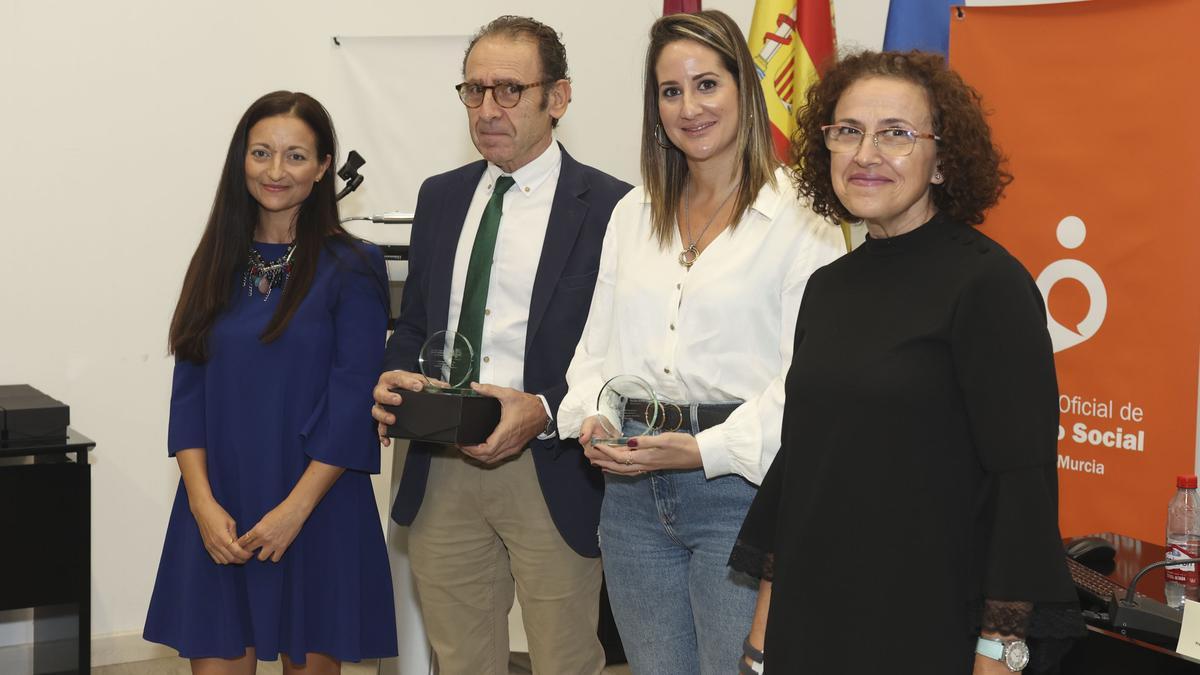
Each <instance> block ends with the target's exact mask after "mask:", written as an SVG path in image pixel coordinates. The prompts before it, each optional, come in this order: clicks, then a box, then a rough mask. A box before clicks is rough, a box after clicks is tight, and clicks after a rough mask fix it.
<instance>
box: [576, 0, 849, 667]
mask: <svg viewBox="0 0 1200 675" xmlns="http://www.w3.org/2000/svg"><path fill="white" fill-rule="evenodd" d="M645 78H646V81H645V106H644V114H643V130H642V151H641V155H642V160H641V164H642V179H643V181H644V183H645V185H644V186H643V187H642V188H640V189H634V190H633V191H632V192H630V193H629V194H628V195H627V196H626V197H625V198H624V199H623V200H622V201H621V202H620V203H619V204H618V205H617V207H616V209H615V210H614V211H613V214H612V219H611V221H610V222H609V226H608V231H607V234H606V236H605V240H604V250H603V253H602V255H601V260H600V270H599V277H598V279H597V283H596V292H595V295H594V297H593V299H592V306H591V312H590V316H589V320H588V324H587V327H586V328H585V330H584V334H583V338H582V340H581V342H580V344H579V347H578V348H577V350H576V352H575V356H574V359H573V360H572V362H571V367H570V369H569V370H568V372H567V384H568V387H569V392H568V393H567V395H566V398H564V399H563V402H562V405H561V407H560V408H559V411H558V416H557V423H558V430H559V433H560V434H561V435H563V436H565V437H571V436H578V437H579V440H580V442H581V443H583V445H584V450H585V454H586V456H587V457H588V459H589V460H591V462H592V463H593V464H594V465H595V466H597V467H600V468H601V469H603V470H604V471H605V477H606V478H605V495H604V505H603V507H602V510H601V516H600V531H599V536H600V548H601V553H602V555H603V560H604V571H605V575H606V578H607V582H608V592H609V597H610V600H611V603H612V607H613V614H614V616H615V618H616V620H617V627H618V629H619V630H620V633H621V640H622V642H623V644H624V646H625V652H626V654H627V656H628V657H629V661H630V665H631V666H632V668H633V671H634V672H635V673H653V674H655V675H662V674H670V673H681V674H683V673H686V674H688V675H692V674H694V673H730V672H734V671H735V670H736V669H737V666H738V663H739V660H740V655H741V641H742V638H743V637H744V636H745V635H746V634H747V632H748V630H749V628H750V621H751V618H752V617H753V615H754V604H755V597H756V588H757V585H756V582H754V581H753V580H751V579H750V578H748V577H742V576H741V575H738V574H736V573H734V572H733V571H731V570H730V569H729V568H728V567H727V566H726V561H727V560H728V559H729V553H730V550H731V549H732V548H733V544H734V539H735V538H736V536H737V533H738V528H739V527H740V525H741V523H742V520H743V518H744V517H745V515H746V511H747V509H748V508H749V506H750V502H751V501H752V500H753V498H754V494H755V491H756V489H757V488H756V486H757V484H758V483H759V481H760V480H761V479H762V476H763V475H764V474H765V473H766V471H767V468H768V467H769V466H770V464H771V460H772V459H773V458H774V456H775V453H776V451H777V450H778V448H779V435H780V426H781V422H782V413H783V396H784V394H783V391H784V386H783V385H784V376H785V375H786V373H787V368H788V364H789V363H790V362H791V355H792V337H793V332H794V328H795V322H796V314H797V311H798V309H799V305H800V297H801V295H802V294H803V293H804V285H805V283H806V282H807V280H808V277H809V275H810V274H811V273H812V272H813V271H814V270H815V269H816V268H818V267H820V266H822V265H824V264H826V263H828V262H830V261H831V260H833V259H834V258H836V257H837V256H838V255H840V254H841V253H842V252H843V251H844V250H845V246H844V244H843V239H842V234H841V231H840V230H839V229H838V228H836V227H833V226H830V225H828V224H827V223H825V222H824V221H822V220H821V218H819V217H818V216H816V215H815V214H814V213H812V212H811V211H810V210H809V209H807V208H805V207H804V206H802V205H801V204H800V202H799V200H798V199H797V197H796V193H795V191H794V190H793V189H792V187H791V185H790V182H789V180H788V177H787V175H786V174H785V173H784V172H783V171H782V170H781V169H779V165H778V162H777V161H776V160H775V157H774V154H773V148H772V140H771V133H770V129H769V126H768V125H769V120H768V118H767V112H766V106H765V104H764V102H763V97H762V91H761V89H760V86H759V81H758V78H757V75H756V74H755V71H754V64H753V61H752V60H751V57H750V54H749V52H748V50H747V48H746V43H745V41H744V39H743V38H742V36H741V32H740V30H739V29H738V27H737V25H736V24H735V23H734V22H733V21H732V20H731V19H730V18H729V17H728V16H726V15H725V14H723V13H721V12H717V11H705V12H700V13H697V14H676V15H670V16H666V17H663V18H662V19H660V20H659V21H657V22H656V23H655V24H654V26H653V27H652V28H651V30H650V47H649V49H648V52H647V56H646V74H645ZM617 375H636V376H639V377H641V378H643V379H644V380H646V381H647V382H649V383H650V384H651V385H652V386H653V388H654V391H655V393H656V394H657V395H658V396H659V397H660V398H661V399H663V400H666V401H670V402H672V403H674V404H675V405H667V406H665V407H664V408H663V409H661V410H659V411H658V412H659V418H660V419H662V421H663V423H664V425H665V426H664V427H663V429H664V431H663V432H662V433H657V434H648V433H647V432H648V431H650V430H648V429H647V428H646V426H645V424H644V423H641V422H640V420H642V419H643V418H644V417H649V416H647V415H645V412H646V411H645V407H646V406H645V402H641V403H640V407H639V403H638V402H632V403H630V404H629V406H628V407H627V409H626V410H625V411H624V417H625V418H627V419H629V420H630V421H628V422H626V424H625V427H624V429H623V430H622V431H623V432H624V433H625V434H626V435H631V436H634V438H633V439H631V440H630V441H629V444H628V445H627V446H624V445H622V446H613V445H605V444H601V443H595V444H592V443H591V440H592V437H593V436H595V435H599V436H603V435H604V432H603V431H601V427H600V417H599V416H598V415H597V409H596V399H597V395H598V394H599V392H600V390H601V388H602V387H603V385H604V383H605V382H606V381H607V380H608V379H609V378H611V377H614V376H617ZM652 412H653V411H652ZM671 429H676V430H674V431H670V430H671Z"/></svg>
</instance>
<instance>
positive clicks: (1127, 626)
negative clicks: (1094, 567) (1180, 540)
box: [1108, 558, 1200, 648]
mask: <svg viewBox="0 0 1200 675" xmlns="http://www.w3.org/2000/svg"><path fill="white" fill-rule="evenodd" d="M1187 563H1200V558H1176V559H1174V560H1163V561H1161V562H1156V563H1154V564H1152V565H1147V566H1145V567H1144V568H1142V569H1141V570H1140V571H1139V572H1138V573H1137V574H1136V575H1134V577H1133V580H1132V581H1130V582H1129V588H1128V589H1126V591H1125V597H1123V598H1122V597H1118V595H1117V594H1116V593H1114V594H1113V596H1112V599H1111V600H1109V603H1108V615H1109V617H1110V618H1111V620H1112V625H1113V628H1115V629H1117V630H1118V631H1120V632H1121V634H1122V635H1124V634H1127V633H1128V632H1131V631H1132V632H1133V633H1134V634H1136V635H1143V636H1155V637H1166V638H1170V639H1173V640H1178V639H1179V630H1180V627H1181V626H1182V625H1183V611H1182V609H1174V608H1172V607H1170V606H1168V605H1166V604H1165V603H1161V602H1159V601H1157V600H1154V599H1152V598H1147V597H1146V596H1144V595H1143V596H1139V595H1137V594H1136V589H1137V583H1138V581H1140V580H1141V578H1142V577H1144V576H1146V573H1147V572H1149V571H1150V570H1153V569H1158V568H1159V567H1169V566H1171V565H1183V564H1187ZM1172 648H1174V646H1173V645H1172Z"/></svg>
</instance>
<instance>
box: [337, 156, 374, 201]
mask: <svg viewBox="0 0 1200 675" xmlns="http://www.w3.org/2000/svg"><path fill="white" fill-rule="evenodd" d="M366 163H367V160H365V159H363V158H362V155H360V154H358V152H357V151H355V150H351V151H350V154H349V155H347V156H346V163H345V164H343V165H342V168H340V169H338V172H337V175H338V176H339V177H341V179H342V180H344V181H346V185H345V187H343V188H342V191H341V192H339V193H337V197H335V198H334V200H335V201H341V200H342V198H343V197H345V196H346V195H348V194H350V193H351V192H354V191H355V190H357V189H358V186H359V185H362V182H363V177H362V176H360V175H358V169H359V168H360V167H361V166H362V165H363V164H366Z"/></svg>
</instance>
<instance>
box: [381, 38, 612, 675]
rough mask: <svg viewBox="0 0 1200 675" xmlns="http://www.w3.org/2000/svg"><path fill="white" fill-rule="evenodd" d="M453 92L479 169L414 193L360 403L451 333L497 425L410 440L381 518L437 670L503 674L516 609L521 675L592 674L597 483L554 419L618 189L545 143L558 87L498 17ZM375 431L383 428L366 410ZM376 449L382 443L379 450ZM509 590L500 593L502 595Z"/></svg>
mask: <svg viewBox="0 0 1200 675" xmlns="http://www.w3.org/2000/svg"><path fill="white" fill-rule="evenodd" d="M463 78H464V81H463V82H462V83H461V84H459V85H458V86H457V87H456V88H457V90H458V96H459V98H460V99H461V100H462V102H463V105H464V106H466V110H467V122H468V128H469V130H470V133H471V140H472V142H474V144H475V147H476V148H477V149H478V150H479V153H480V154H481V155H483V158H484V161H479V162H475V163H473V164H468V165H467V166H464V167H461V168H459V169H455V170H454V171H450V172H448V173H445V174H441V175H439V176H434V177H432V178H429V179H428V180H426V181H425V183H424V185H422V186H421V191H420V194H419V196H418V198H417V208H416V215H415V218H414V221H413V229H412V245H411V252H410V263H409V276H408V280H407V282H406V283H405V289H404V300H403V305H402V307H401V313H400V318H399V320H398V321H397V323H396V330H395V333H394V334H393V335H392V337H391V339H390V340H389V341H388V347H387V356H386V360H385V370H386V372H384V373H383V374H382V375H381V376H380V378H379V383H378V385H377V386H376V388H375V400H376V403H377V404H378V403H385V404H392V405H396V404H399V405H403V402H402V400H403V394H395V393H393V392H391V391H390V389H391V388H394V387H398V388H400V389H401V390H414V391H415V390H419V389H421V387H422V385H423V380H422V379H421V377H420V376H419V375H416V374H414V372H413V371H416V370H417V359H418V354H419V352H420V349H421V346H422V344H423V343H424V342H425V340H426V339H427V338H428V337H429V336H430V335H432V334H433V333H436V332H438V331H441V330H447V329H449V330H454V331H457V332H458V333H460V334H462V335H463V336H465V337H467V339H468V340H470V342H471V345H472V347H473V348H474V349H475V350H476V358H477V359H478V361H477V368H476V370H475V371H474V372H475V373H477V374H478V377H473V378H472V379H473V380H478V381H479V382H482V383H484V384H479V385H475V388H476V390H477V391H478V392H479V393H480V394H483V395H485V396H493V397H495V398H497V399H499V401H500V404H501V417H500V423H499V425H498V426H497V427H496V430H495V431H494V432H493V433H492V434H491V436H490V437H489V438H488V439H487V440H486V441H485V442H484V443H482V444H479V445H472V446H465V447H454V446H438V445H432V444H428V443H417V442H414V443H412V444H411V447H410V448H409V452H408V458H407V461H406V463H405V465H404V475H403V477H402V479H401V483H400V488H399V491H398V494H397V497H396V503H395V505H394V507H393V509H392V518H393V519H394V520H395V521H396V522H397V523H400V524H401V525H409V526H410V530H409V556H410V560H411V564H412V570H413V576H414V578H415V579H416V585H417V594H418V596H419V599H420V603H421V612H422V616H423V618H424V621H425V628H426V631H427V633H428V635H429V639H430V642H431V644H432V645H433V650H434V652H435V653H436V654H437V660H438V665H439V669H440V672H441V673H443V675H453V674H458V673H466V674H471V675H474V674H477V673H478V674H486V673H500V674H506V673H507V672H508V619H507V617H508V612H509V610H510V608H511V607H512V602H513V593H514V586H515V591H516V594H517V597H518V598H519V599H520V602H521V608H522V615H523V618H524V622H525V631H526V634H527V635H528V638H529V650H530V657H531V659H532V662H533V666H534V669H535V670H536V671H538V672H545V673H598V672H600V670H601V669H602V668H603V666H604V653H603V650H602V648H601V646H600V643H599V640H598V639H597V637H596V624H597V616H598V603H599V591H600V579H601V573H600V561H599V557H598V556H599V554H600V551H599V546H598V542H597V540H596V528H597V524H598V521H599V509H600V497H601V492H602V487H603V482H602V480H601V477H600V475H599V473H598V472H596V471H595V470H594V469H592V468H591V467H590V466H589V465H588V463H587V460H585V459H584V457H583V453H582V450H581V449H580V447H579V445H578V443H576V442H575V441H574V440H573V439H570V440H563V439H560V438H558V435H557V433H556V431H555V426H554V416H553V412H554V411H555V410H557V408H558V404H559V401H560V400H561V399H562V396H563V394H565V393H566V377H565V376H566V371H567V365H568V364H569V363H570V361H571V357H572V355H573V354H574V352H575V345H576V343H577V342H578V341H579V337H580V334H581V333H582V332H583V326H584V323H585V321H586V320H587V314H588V307H589V305H590V303H591V298H592V290H593V287H594V286H595V283H596V269H597V265H598V263H599V260H600V248H601V244H602V241H603V238H604V230H605V228H606V226H607V224H608V218H609V215H610V213H611V211H612V208H613V206H614V205H615V204H616V203H617V201H618V200H619V199H620V198H621V197H622V196H624V195H625V193H626V192H627V191H629V189H630V186H629V185H628V184H626V183H623V182H621V181H619V180H617V179H615V178H613V177H611V176H608V175H606V174H604V173H601V172H600V171H597V170H596V169H593V168H591V167H588V166H585V165H582V164H580V163H579V162H577V161H575V160H574V159H573V158H572V157H571V156H570V155H568V154H567V152H566V150H564V149H563V148H562V146H560V145H559V144H558V143H557V142H555V140H554V134H553V128H554V126H556V125H557V124H558V121H559V119H561V118H562V116H563V115H564V114H565V113H566V111H567V105H568V104H569V103H570V100H571V82H570V80H568V79H567V60H566V50H565V49H564V48H563V45H562V43H561V41H560V40H559V38H558V35H557V33H556V32H555V31H554V30H553V29H552V28H550V27H549V26H546V25H545V24H542V23H540V22H538V21H535V20H533V19H528V18H522V17H514V16H502V17H500V18H498V19H496V20H495V21H492V22H491V23H489V24H488V25H486V26H484V27H483V28H482V29H480V31H479V33H477V34H476V35H475V36H474V37H473V38H472V40H471V42H470V46H469V47H468V48H467V53H466V57H465V59H464V62H463ZM372 414H373V415H374V417H375V419H376V420H377V421H378V422H379V423H380V435H381V436H382V435H383V433H384V428H383V426H384V425H386V424H391V423H392V422H393V421H394V419H393V417H392V415H390V414H388V413H387V412H386V411H385V410H384V409H383V408H381V407H380V406H379V405H376V406H375V407H374V408H373V409H372ZM385 442H386V440H385ZM514 582H515V583H514Z"/></svg>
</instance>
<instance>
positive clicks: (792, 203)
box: [558, 170, 846, 485]
mask: <svg viewBox="0 0 1200 675" xmlns="http://www.w3.org/2000/svg"><path fill="white" fill-rule="evenodd" d="M776 181H777V182H778V186H777V187H776V188H772V187H771V186H770V185H767V186H765V187H763V189H762V190H761V191H760V192H759V194H758V198H757V199H756V200H755V201H754V204H753V205H752V206H751V207H750V208H749V209H748V210H747V211H746V213H745V214H744V215H743V217H742V219H741V220H740V221H738V224H737V227H736V228H728V229H726V230H725V231H724V232H722V233H721V234H720V235H718V236H717V238H716V239H714V240H713V241H712V243H711V244H709V246H708V248H706V249H705V250H704V251H703V252H702V253H701V254H700V257H699V259H697V260H696V263H695V264H694V265H693V266H692V268H691V269H690V270H688V269H686V268H684V267H683V266H682V265H680V264H679V261H678V256H679V253H680V251H682V250H683V249H684V244H683V242H682V240H681V239H680V237H679V232H678V229H676V230H675V231H674V235H675V236H674V239H673V241H672V243H671V245H670V246H669V247H668V248H666V249H664V248H662V247H661V246H659V244H658V240H657V238H656V237H655V236H654V234H653V232H652V231H651V229H650V202H649V198H648V197H647V195H646V193H645V191H644V190H642V189H641V188H637V189H635V190H633V191H631V192H630V193H629V194H628V195H626V196H625V198H624V199H622V200H621V201H620V203H618V204H617V206H616V208H615V209H614V210H613V214H612V219H611V220H610V221H609V224H608V231H607V232H606V234H605V237H604V250H603V253H602V254H601V256H600V271H599V276H598V278H597V281H596V292H595V295H594V296H593V298H592V306H591V310H590V312H589V314H588V321H587V326H586V327H585V328H584V331H583V337H582V339H581V341H580V343H579V346H578V347H577V349H576V351H575V356H574V358H573V359H572V361H571V366H570V368H569V369H568V370H567V386H568V388H569V391H568V392H567V395H566V397H565V398H564V399H563V401H562V404H561V405H560V406H559V409H558V432H559V434H560V435H561V436H563V437H573V436H578V435H579V429H580V426H582V424H583V420H584V419H585V418H587V417H589V416H591V415H595V414H597V411H596V397H597V395H598V394H599V393H600V389H601V387H602V386H603V385H604V383H605V382H606V381H607V380H608V379H609V378H611V377H615V376H617V375H637V376H639V377H641V378H643V379H645V380H646V381H647V382H649V383H650V384H651V385H652V386H653V387H654V391H655V392H656V393H657V394H658V396H659V397H660V398H662V399H666V400H670V401H676V402H685V401H686V402H719V401H729V400H743V401H744V403H742V404H741V405H740V406H738V407H737V409H735V410H734V411H733V414H731V415H730V416H729V419H728V420H726V421H725V422H724V423H722V424H718V425H716V426H714V427H711V428H709V429H706V430H704V431H701V432H700V433H699V434H697V436H696V441H697V443H698V445H699V446H700V456H701V460H702V462H703V465H704V473H705V475H706V476H708V477H709V478H714V477H716V476H721V475H725V474H729V473H736V474H739V475H741V476H743V477H745V478H746V479H747V480H749V481H750V482H752V483H754V484H755V485H757V484H759V483H760V482H761V481H762V478H763V476H764V475H765V474H766V472H767V469H768V468H769V467H770V465H771V461H772V460H773V459H774V458H775V454H776V453H777V452H778V451H779V443H780V429H781V426H782V423H783V399H784V389H783V385H784V378H785V377H786V375H787V370H788V367H789V366H790V365H791V361H792V344H793V339H794V334H795V330H796V315H797V313H798V312H799V309H800V298H801V296H803V295H804V287H805V284H807V282H808V278H809V276H810V275H811V274H812V273H813V271H814V270H816V269H817V268H818V267H821V266H822V265H825V264H827V263H829V262H831V261H832V260H834V259H836V258H837V257H838V256H840V255H841V254H843V253H844V252H845V250H846V246H845V242H844V239H843V237H842V231H841V229H840V228H838V227H837V226H836V225H832V224H830V223H829V222H827V221H825V220H823V219H822V218H821V217H819V216H818V215H816V214H815V213H813V212H812V211H811V210H810V209H809V208H807V207H805V206H803V205H801V203H800V201H799V199H798V198H797V196H796V192H795V189H794V188H793V187H792V186H791V182H790V180H789V178H788V177H787V175H786V174H785V173H784V172H783V171H782V170H780V171H777V172H776Z"/></svg>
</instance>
